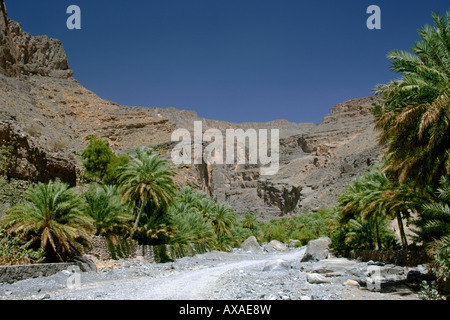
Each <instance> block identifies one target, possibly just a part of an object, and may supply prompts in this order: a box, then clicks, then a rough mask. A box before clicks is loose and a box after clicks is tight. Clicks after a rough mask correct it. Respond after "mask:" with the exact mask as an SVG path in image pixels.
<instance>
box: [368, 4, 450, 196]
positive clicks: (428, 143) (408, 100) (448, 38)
mask: <svg viewBox="0 0 450 320" xmlns="http://www.w3.org/2000/svg"><path fill="white" fill-rule="evenodd" d="M433 19H434V23H435V25H434V26H428V25H427V26H425V27H424V28H423V29H420V30H419V31H418V32H419V35H420V38H421V40H420V41H417V42H416V43H415V45H414V47H413V48H412V49H411V50H412V53H410V52H407V51H401V50H394V51H391V52H390V53H389V54H388V58H389V59H390V60H391V63H392V71H394V72H397V73H400V74H401V75H402V78H401V79H399V80H395V81H391V82H390V83H388V84H384V85H379V86H377V88H376V89H375V92H376V94H377V95H379V96H380V97H381V102H379V103H378V105H376V106H375V108H374V109H373V114H374V116H375V119H376V128H378V129H380V130H381V136H380V142H381V143H387V144H388V149H387V153H386V160H387V161H386V167H385V171H386V173H387V174H388V177H389V178H392V179H393V180H396V181H398V182H400V183H403V182H405V181H407V180H408V179H411V180H413V181H414V182H415V186H416V187H424V186H426V185H428V184H430V183H431V184H432V185H434V186H437V184H438V182H439V179H440V177H441V176H442V175H445V174H448V173H449V172H450V160H449V159H450V153H449V146H450V25H449V20H450V11H448V12H447V13H446V14H445V16H439V15H437V14H433Z"/></svg>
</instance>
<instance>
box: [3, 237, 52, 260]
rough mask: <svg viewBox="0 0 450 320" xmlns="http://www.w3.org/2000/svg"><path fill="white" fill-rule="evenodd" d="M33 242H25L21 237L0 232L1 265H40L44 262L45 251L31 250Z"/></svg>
mask: <svg viewBox="0 0 450 320" xmlns="http://www.w3.org/2000/svg"><path fill="white" fill-rule="evenodd" d="M31 244H32V241H28V242H24V241H23V240H22V239H21V237H20V236H17V235H12V234H6V231H5V230H0V265H16V264H29V263H40V262H43V261H44V259H45V258H44V250H43V249H38V250H37V251H35V250H33V249H30V248H29V247H30V246H31Z"/></svg>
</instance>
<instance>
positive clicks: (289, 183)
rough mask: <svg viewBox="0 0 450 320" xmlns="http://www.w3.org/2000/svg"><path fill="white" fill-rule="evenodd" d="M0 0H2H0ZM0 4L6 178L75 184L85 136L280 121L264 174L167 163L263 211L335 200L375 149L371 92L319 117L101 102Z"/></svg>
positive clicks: (245, 168)
mask: <svg viewBox="0 0 450 320" xmlns="http://www.w3.org/2000/svg"><path fill="white" fill-rule="evenodd" d="M0 1H1V0H0ZM1 4H2V9H3V10H2V11H1V12H0V146H2V145H10V146H13V158H14V166H13V168H12V169H11V170H10V172H9V176H10V177H12V178H19V179H24V180H31V181H48V180H51V179H56V178H59V179H61V180H62V181H66V182H69V183H70V184H72V185H73V184H75V183H76V180H77V179H78V178H79V177H80V172H81V159H80V154H81V151H82V150H83V149H84V148H85V147H86V146H87V143H88V142H87V137H89V136H90V135H96V136H98V137H100V138H104V139H107V140H108V141H109V142H110V145H111V147H112V148H113V149H114V150H115V151H128V150H132V149H134V148H136V147H139V146H148V145H155V144H162V145H163V146H164V148H163V149H165V150H166V155H167V156H168V155H170V151H171V149H172V148H173V146H174V145H175V143H174V142H170V140H171V134H172V132H173V131H174V130H175V129H176V128H186V129H188V130H191V131H192V130H193V124H194V121H202V123H203V131H205V130H207V129H208V128H216V129H219V130H222V131H223V130H225V129H229V128H234V129H237V128H242V129H243V130H247V129H250V128H251V129H256V130H258V129H279V130H280V159H279V160H280V168H279V171H278V172H277V173H276V174H275V175H272V176H263V175H261V173H260V168H259V166H258V165H248V164H247V165H237V164H234V165H208V164H205V163H204V164H201V165H192V166H174V167H175V169H176V171H177V176H176V181H177V183H179V184H180V185H186V184H192V183H194V184H198V185H199V187H200V188H201V189H202V190H203V191H205V192H206V193H208V194H209V195H211V196H212V197H213V198H215V199H216V200H217V201H219V202H223V203H226V204H228V205H229V206H231V207H232V208H233V209H235V210H236V211H239V212H249V211H253V212H255V213H257V215H258V216H259V217H260V218H263V219H270V218H273V217H275V216H283V215H289V214H297V213H300V212H301V211H302V210H304V209H305V208H312V209H317V208H318V207H320V206H330V205H332V204H334V202H335V200H336V197H337V194H338V193H339V192H340V191H341V190H342V189H343V188H344V186H345V184H346V183H348V182H350V181H351V180H352V179H353V178H355V177H356V176H358V175H359V174H361V173H363V172H364V170H366V168H367V167H368V166H369V165H371V164H373V163H375V162H376V161H377V160H378V157H379V155H380V154H381V149H380V147H379V145H378V143H377V142H376V137H377V134H376V132H375V131H374V130H373V119H372V116H371V114H370V112H369V108H370V107H371V105H372V103H373V102H374V99H375V98H374V97H368V98H360V99H354V100H350V101H346V102H344V103H341V104H338V105H336V106H335V107H333V108H332V109H331V111H330V113H329V114H328V115H327V116H325V117H324V119H323V121H322V122H321V123H320V124H318V125H314V124H311V123H292V122H289V121H286V120H276V121H272V122H267V123H242V124H235V123H228V122H224V121H218V120H209V119H202V118H199V117H198V115H197V114H196V113H195V112H193V111H185V110H177V109H174V108H167V109H161V108H146V107H126V106H121V105H119V104H117V103H114V102H111V101H107V100H103V99H101V98H100V97H98V96H97V95H96V94H95V93H93V92H91V91H89V90H87V89H86V88H84V87H83V86H82V85H80V84H79V83H78V82H77V81H76V80H75V79H73V77H72V71H71V70H70V68H69V64H68V62H67V57H66V55H65V53H64V49H63V47H62V44H61V42H59V41H58V40H54V39H50V38H48V37H46V36H39V37H33V36H31V35H29V34H27V33H26V32H24V31H23V30H22V29H21V26H20V24H19V23H16V22H14V21H12V20H9V19H7V16H6V9H4V4H3V1H1Z"/></svg>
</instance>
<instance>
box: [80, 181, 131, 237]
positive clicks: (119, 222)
mask: <svg viewBox="0 0 450 320" xmlns="http://www.w3.org/2000/svg"><path fill="white" fill-rule="evenodd" d="M83 197H84V202H85V204H84V206H83V211H84V212H85V213H86V214H87V215H89V216H90V217H91V218H92V219H93V220H94V225H95V228H96V234H97V235H102V236H107V235H117V234H119V235H125V234H126V233H127V232H128V229H129V228H128V226H129V224H128V223H129V222H130V221H131V220H132V218H133V216H132V213H131V210H130V207H129V206H127V205H124V204H122V202H121V198H120V195H119V193H118V191H117V187H116V186H109V185H105V186H96V187H93V188H91V189H90V190H88V191H86V192H85V193H84V194H83Z"/></svg>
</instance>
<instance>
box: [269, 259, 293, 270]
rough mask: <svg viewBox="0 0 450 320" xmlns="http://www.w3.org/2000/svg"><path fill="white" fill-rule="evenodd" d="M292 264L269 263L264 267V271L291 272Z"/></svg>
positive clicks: (284, 261) (280, 261)
mask: <svg viewBox="0 0 450 320" xmlns="http://www.w3.org/2000/svg"><path fill="white" fill-rule="evenodd" d="M290 268H291V264H290V263H289V262H288V261H286V260H281V259H278V260H275V261H268V262H266V264H265V265H264V268H263V271H289V269H290Z"/></svg>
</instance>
